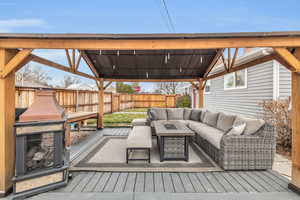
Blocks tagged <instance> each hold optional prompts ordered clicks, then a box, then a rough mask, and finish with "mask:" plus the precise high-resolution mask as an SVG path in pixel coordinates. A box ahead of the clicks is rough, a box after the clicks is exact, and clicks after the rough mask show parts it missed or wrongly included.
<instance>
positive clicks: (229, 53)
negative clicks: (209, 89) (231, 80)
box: [227, 48, 231, 70]
mask: <svg viewBox="0 0 300 200" xmlns="http://www.w3.org/2000/svg"><path fill="white" fill-rule="evenodd" d="M227 51H228V52H227V53H228V56H227V68H228V69H227V70H229V68H230V66H231V48H228V49H227Z"/></svg>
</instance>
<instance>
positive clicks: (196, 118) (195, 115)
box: [190, 109, 201, 121]
mask: <svg viewBox="0 0 300 200" xmlns="http://www.w3.org/2000/svg"><path fill="white" fill-rule="evenodd" d="M200 115H201V110H200V109H193V110H192V113H191V118H190V119H191V120H194V121H200Z"/></svg>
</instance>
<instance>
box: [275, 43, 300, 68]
mask: <svg viewBox="0 0 300 200" xmlns="http://www.w3.org/2000/svg"><path fill="white" fill-rule="evenodd" d="M274 51H275V52H276V53H277V54H278V55H279V56H280V57H281V58H282V59H283V60H284V61H285V62H287V63H288V64H289V65H288V66H286V67H288V68H289V70H291V71H292V72H300V60H299V59H298V58H296V57H295V55H293V54H292V53H291V52H290V51H289V50H287V49H286V48H274Z"/></svg>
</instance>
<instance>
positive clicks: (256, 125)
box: [233, 116, 265, 135]
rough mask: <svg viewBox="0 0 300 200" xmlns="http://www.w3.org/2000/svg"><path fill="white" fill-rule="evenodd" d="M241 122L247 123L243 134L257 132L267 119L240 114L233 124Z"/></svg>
mask: <svg viewBox="0 0 300 200" xmlns="http://www.w3.org/2000/svg"><path fill="white" fill-rule="evenodd" d="M240 123H246V128H245V131H244V133H243V134H244V135H251V134H254V133H256V132H257V131H258V130H259V129H260V128H261V127H262V126H263V125H264V124H265V121H264V120H262V119H252V118H247V117H243V116H238V117H237V118H236V119H235V121H234V123H233V125H236V124H240Z"/></svg>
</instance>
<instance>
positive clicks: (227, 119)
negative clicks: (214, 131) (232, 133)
mask: <svg viewBox="0 0 300 200" xmlns="http://www.w3.org/2000/svg"><path fill="white" fill-rule="evenodd" d="M235 118H236V116H235V115H229V114H225V113H222V112H221V113H219V117H218V121H217V128H218V129H220V130H222V131H228V130H229V129H230V128H232V125H233V122H234V120H235Z"/></svg>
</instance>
